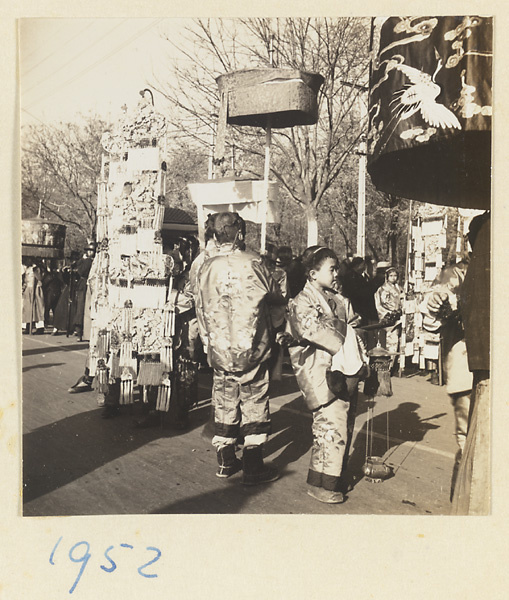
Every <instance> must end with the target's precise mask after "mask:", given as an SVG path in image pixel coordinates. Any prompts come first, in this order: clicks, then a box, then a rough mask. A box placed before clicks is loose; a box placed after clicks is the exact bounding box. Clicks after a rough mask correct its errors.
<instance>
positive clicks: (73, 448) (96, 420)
mask: <svg viewBox="0 0 509 600" xmlns="http://www.w3.org/2000/svg"><path fill="white" fill-rule="evenodd" d="M101 410H102V409H94V410H90V411H87V412H82V413H79V414H76V415H73V416H70V417H67V418H65V419H62V420H60V421H57V422H55V423H51V424H49V425H46V426H44V427H40V428H39V429H36V430H35V431H32V432H30V433H26V434H25V435H24V436H23V502H24V503H27V502H31V501H32V500H35V499H36V498H39V497H40V496H42V495H44V494H48V493H49V492H52V491H54V490H57V489H59V488H61V487H62V486H65V485H67V484H68V483H71V482H72V481H75V480H76V479H79V478H80V477H83V476H84V475H86V474H87V473H90V472H92V471H94V470H95V469H99V468H100V467H102V466H104V465H105V464H107V463H109V462H111V461H113V460H115V459H117V458H119V457H121V456H124V455H126V454H129V453H130V452H133V451H135V450H137V449H138V448H140V447H142V446H144V445H145V444H148V443H150V442H152V441H154V440H157V439H160V438H168V437H177V436H181V435H185V434H186V433H189V432H190V431H192V430H193V429H196V428H198V427H202V426H203V425H204V423H205V422H206V421H207V419H208V416H209V412H210V409H209V407H208V406H202V407H200V408H197V409H195V410H192V411H191V412H190V425H189V427H188V428H187V429H186V430H184V431H179V430H175V429H171V428H170V425H171V424H170V423H168V422H165V421H162V422H161V425H158V426H156V427H152V428H148V429H137V428H135V427H134V417H135V416H136V414H135V411H133V410H131V407H130V406H123V407H121V414H120V415H119V416H118V417H116V418H114V419H102V418H101V415H100V413H101Z"/></svg>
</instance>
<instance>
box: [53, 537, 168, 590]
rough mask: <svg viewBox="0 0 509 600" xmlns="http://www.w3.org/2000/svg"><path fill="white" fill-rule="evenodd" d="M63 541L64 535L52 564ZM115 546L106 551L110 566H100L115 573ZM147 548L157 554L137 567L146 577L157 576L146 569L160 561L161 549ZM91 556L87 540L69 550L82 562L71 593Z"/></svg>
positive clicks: (73, 557)
mask: <svg viewBox="0 0 509 600" xmlns="http://www.w3.org/2000/svg"><path fill="white" fill-rule="evenodd" d="M61 541H62V536H61V537H60V538H59V539H58V541H57V543H56V544H55V546H54V547H53V550H52V551H51V554H50V558H49V562H50V564H51V565H55V561H54V559H55V553H56V551H57V548H58V546H59V544H60V542H61ZM120 547H121V548H128V549H130V550H133V549H134V547H133V546H131V545H130V544H120ZM113 548H114V546H109V547H108V548H107V549H106V550H105V552H104V557H105V558H106V560H107V561H108V562H109V566H105V565H100V568H101V569H102V570H103V571H105V572H106V573H113V571H115V570H116V568H117V563H116V562H115V561H114V560H113V558H112V557H111V555H110V552H111V551H112V550H113ZM145 549H146V550H148V551H150V552H155V556H154V557H153V558H152V559H151V560H149V561H148V562H146V563H145V564H143V565H141V567H138V569H137V570H138V573H139V574H140V575H141V576H142V577H146V578H153V577H157V574H156V573H146V572H145V569H147V567H149V566H150V565H152V564H153V563H155V562H156V561H158V560H159V559H160V558H161V550H159V548H155V547H154V546H147V547H146V548H145ZM91 557H92V555H91V553H90V544H89V543H88V542H85V541H82V542H78V543H76V544H74V546H73V547H72V548H71V549H70V550H69V559H70V560H71V561H72V562H74V563H81V566H80V570H79V572H78V575H77V576H76V579H75V581H74V583H73V584H72V587H71V589H70V590H69V594H72V593H73V592H74V590H75V589H76V586H77V585H78V583H79V581H80V579H81V576H82V575H83V572H84V571H85V567H86V566H87V564H88V561H89V560H90V558H91ZM118 560H119V559H118V558H117V561H118Z"/></svg>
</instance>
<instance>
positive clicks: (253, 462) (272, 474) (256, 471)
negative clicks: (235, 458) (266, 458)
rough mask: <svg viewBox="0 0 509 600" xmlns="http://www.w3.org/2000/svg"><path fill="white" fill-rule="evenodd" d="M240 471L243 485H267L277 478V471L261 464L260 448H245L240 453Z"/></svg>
mask: <svg viewBox="0 0 509 600" xmlns="http://www.w3.org/2000/svg"><path fill="white" fill-rule="evenodd" d="M242 469H243V470H244V475H243V477H242V483H243V484H244V485H258V484H259V483H269V482H270V481H276V479H278V478H279V471H278V470H277V469H276V468H275V467H269V466H267V465H265V464H264V463H263V454H262V446H247V447H246V448H244V452H243V453H242Z"/></svg>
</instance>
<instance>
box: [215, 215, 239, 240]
mask: <svg viewBox="0 0 509 600" xmlns="http://www.w3.org/2000/svg"><path fill="white" fill-rule="evenodd" d="M239 233H240V234H242V236H244V235H245V233H246V223H245V222H244V219H243V218H242V217H241V216H240V215H239V214H238V213H236V212H222V213H217V214H216V218H215V219H214V234H215V236H216V238H217V241H218V242H219V243H220V244H228V243H230V244H231V243H233V242H234V241H235V239H236V238H238V235H239Z"/></svg>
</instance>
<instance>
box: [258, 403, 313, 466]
mask: <svg viewBox="0 0 509 600" xmlns="http://www.w3.org/2000/svg"><path fill="white" fill-rule="evenodd" d="M306 411H307V408H306V405H305V403H304V399H303V398H302V396H299V397H298V398H296V399H295V400H292V401H291V402H288V403H287V404H285V405H284V406H282V407H281V408H280V409H279V410H278V411H277V412H275V413H273V414H272V415H271V422H272V435H271V436H270V438H269V440H268V441H267V442H266V443H265V444H264V454H265V456H267V457H269V456H271V455H272V454H276V453H277V452H279V451H280V450H281V449H283V450H282V451H281V452H280V454H278V456H276V457H275V458H274V459H273V463H274V465H276V466H277V467H278V468H280V469H281V468H284V467H286V466H287V465H288V464H290V463H292V462H295V461H297V460H299V458H301V457H302V456H303V455H304V454H306V452H307V451H308V450H309V449H310V448H311V445H312V443H313V435H312V433H311V423H312V420H311V419H310V418H309V417H308V416H307V415H306Z"/></svg>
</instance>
